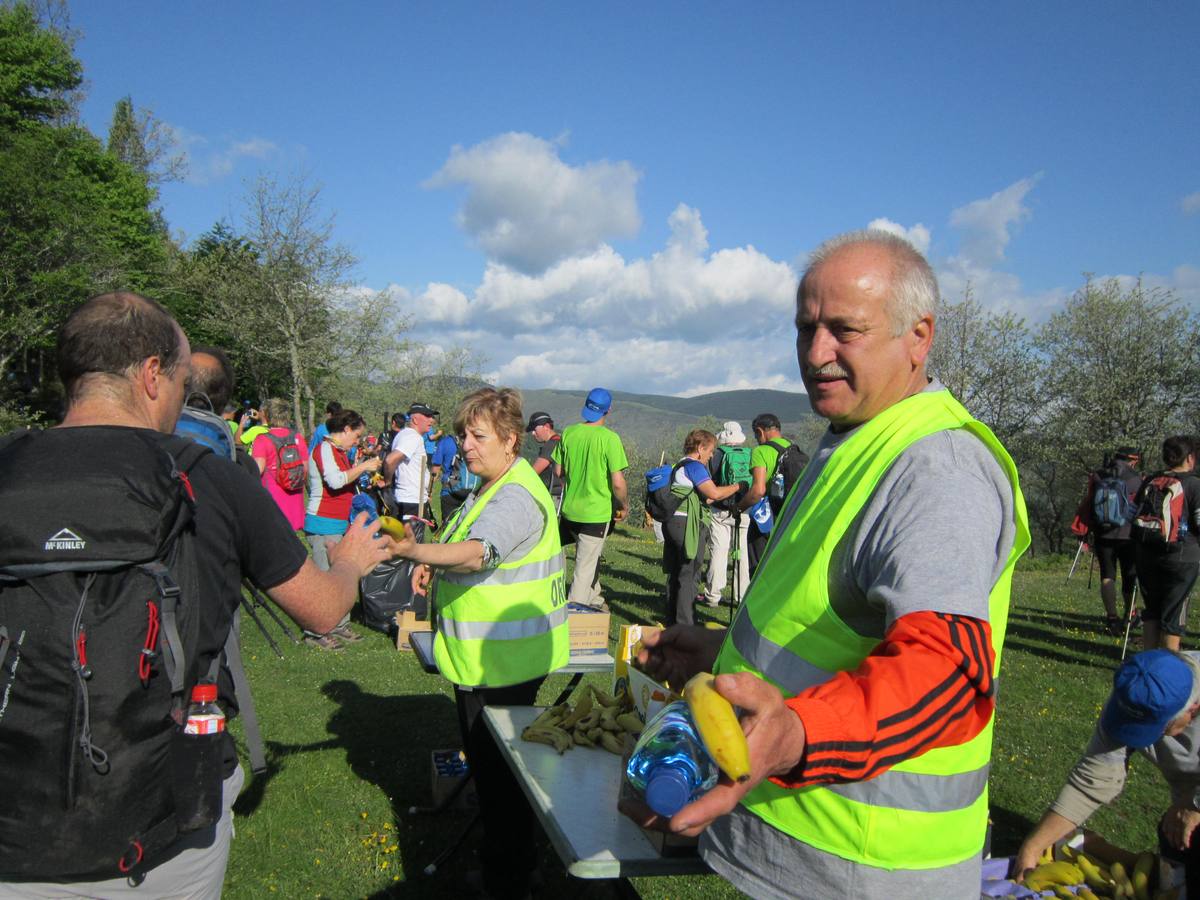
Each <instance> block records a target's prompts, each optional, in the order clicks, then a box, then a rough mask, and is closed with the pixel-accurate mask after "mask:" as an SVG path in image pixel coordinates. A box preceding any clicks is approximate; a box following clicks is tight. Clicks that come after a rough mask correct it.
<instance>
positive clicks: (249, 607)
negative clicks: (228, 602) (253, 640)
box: [242, 594, 283, 659]
mask: <svg viewBox="0 0 1200 900" xmlns="http://www.w3.org/2000/svg"><path fill="white" fill-rule="evenodd" d="M242 609H244V610H245V611H246V613H247V615H249V616H250V618H251V619H253V620H254V624H255V625H257V626H258V630H259V631H260V632H262V636H263V637H264V638H266V639H267V643H268V644H270V645H271V649H272V650H274V651H275V655H276V656H278V657H279V658H280V659H283V651H282V650H280V649H279V644H277V643H275V638H273V637H271V635H270V634H269V633H268V632H267V626H266V625H264V624H263V621H262V619H260V618H259V617H258V613H256V612H255V611H254V604H253V603H251V602H250V601H249V600H247V599H246V595H245V594H242Z"/></svg>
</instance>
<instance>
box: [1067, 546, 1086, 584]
mask: <svg viewBox="0 0 1200 900" xmlns="http://www.w3.org/2000/svg"><path fill="white" fill-rule="evenodd" d="M1081 553H1083V541H1080V542H1079V547H1078V549H1076V551H1075V561H1074V562H1073V563H1071V571H1070V572H1068V573H1067V581H1070V580H1071V576H1072V575H1074V574H1075V567H1076V566H1078V565H1079V555H1080V554H1081Z"/></svg>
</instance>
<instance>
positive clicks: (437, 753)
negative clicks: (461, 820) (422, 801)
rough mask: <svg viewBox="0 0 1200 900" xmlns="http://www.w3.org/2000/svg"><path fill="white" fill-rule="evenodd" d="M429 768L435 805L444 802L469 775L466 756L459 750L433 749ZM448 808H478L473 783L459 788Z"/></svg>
mask: <svg viewBox="0 0 1200 900" xmlns="http://www.w3.org/2000/svg"><path fill="white" fill-rule="evenodd" d="M429 770H430V776H431V778H432V783H431V790H432V793H433V805H434V806H436V807H440V806H441V805H442V804H443V803H445V802H446V801H447V800H448V799H449V797H450V795H451V794H452V793H453V792H454V791H455V789H457V788H458V787H459V785H461V784H462V783H463V782H464V781H466V780H467V778H468V776H469V770H468V767H467V757H466V754H464V753H463V752H462V751H461V750H434V751H433V753H431V754H430V756H429ZM450 808H451V809H478V808H479V796H478V795H477V794H476V793H475V785H474V783H472V784H468V785H467V786H466V787H464V788H462V789H461V790H459V792H458V795H457V796H456V797H455V798H454V801H453V803H451V804H450Z"/></svg>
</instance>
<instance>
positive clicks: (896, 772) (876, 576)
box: [633, 231, 1029, 900]
mask: <svg viewBox="0 0 1200 900" xmlns="http://www.w3.org/2000/svg"><path fill="white" fill-rule="evenodd" d="M937 299H938V289H937V281H936V279H935V278H934V275H933V272H932V270H931V269H930V267H929V264H928V262H926V260H925V259H924V257H922V256H921V254H920V253H918V252H917V251H916V250H915V249H914V248H913V247H912V246H911V245H910V244H908V243H907V242H906V241H904V240H902V239H901V238H898V237H896V236H894V235H892V234H889V233H886V232H882V231H865V232H856V233H853V234H848V235H842V236H841V237H837V238H834V239H832V240H830V241H828V242H826V243H825V244H823V245H822V246H821V247H819V248H818V249H817V250H816V251H815V252H814V253H813V255H812V257H811V261H810V263H809V266H808V269H807V271H806V272H805V274H804V277H803V279H802V280H801V282H800V289H799V292H798V295H797V298H796V319H795V322H796V331H797V338H796V352H797V358H798V361H799V363H800V370H801V374H802V377H803V379H804V383H805V385H806V387H807V388H808V394H809V400H810V402H811V404H812V408H813V411H814V412H816V413H817V414H818V415H821V416H823V417H825V418H826V419H828V420H829V430H828V431H827V432H826V433H825V435H824V436H823V437H822V439H821V442H820V445H819V446H818V448H817V452H816V455H815V457H814V458H813V460H812V461H811V462H810V463H809V464H808V466H807V467H806V468H805V470H804V472H803V473H802V475H801V476H800V480H799V481H798V482H797V484H796V486H795V487H794V488H793V490H792V492H791V493H790V494H789V495H788V498H787V500H786V501H785V503H784V505H783V508H782V509H781V510H780V513H779V515H778V517H777V519H776V521H775V528H774V530H773V531H772V533H771V537H770V540H769V542H768V544H767V546H766V550H765V553H764V555H763V558H762V560H761V562H760V564H759V568H758V571H757V572H756V573H755V575H754V580H753V582H752V583H751V585H750V590H749V591H748V592H747V594H746V598H745V601H744V603H743V605H742V608H741V609H740V610H739V612H738V615H737V618H736V619H735V620H734V622H733V624H732V626H731V628H730V629H729V630H728V632H722V631H713V630H709V629H705V628H687V627H684V626H676V627H674V628H669V629H666V630H664V631H651V632H650V633H649V634H646V635H644V637H643V641H644V644H645V649H643V650H642V651H641V653H639V661H640V662H641V663H642V664H643V666H644V667H645V668H646V669H647V670H648V671H649V672H650V673H651V674H653V675H655V676H657V677H659V678H665V679H667V680H669V681H671V683H673V684H674V683H678V684H682V683H683V680H684V679H686V678H687V677H688V676H690V675H691V674H693V673H695V672H697V671H708V670H711V671H713V672H716V673H717V679H716V687H717V690H718V691H720V692H721V693H722V694H723V695H724V696H725V697H726V698H727V699H729V700H730V702H732V703H734V704H735V705H736V706H738V707H740V708H741V710H742V719H741V721H742V727H743V730H744V731H745V732H746V734H747V741H748V744H749V748H750V763H751V776H750V778H749V779H748V780H747V781H745V782H743V783H733V782H730V781H728V780H725V779H723V780H722V782H721V783H719V784H718V785H717V786H716V787H715V788H713V789H712V790H711V791H709V792H708V793H706V794H704V795H703V796H701V797H700V798H698V799H697V800H694V801H693V802H692V803H690V804H689V805H688V806H685V807H684V808H683V809H682V810H680V811H679V812H678V813H676V814H675V816H674V817H672V818H671V820H670V821H669V822H662V821H657V820H655V818H654V817H653V816H652V815H647V814H646V813H645V811H637V812H634V813H633V815H634V817H635V818H637V819H638V820H639V821H641V822H642V823H643V824H646V825H649V826H652V827H653V826H657V827H664V828H668V829H670V830H672V831H675V832H678V833H683V834H701V833H702V837H701V842H700V850H701V853H702V854H703V856H704V859H705V861H706V862H708V864H709V865H710V866H712V868H713V869H714V870H715V871H716V872H718V873H719V874H720V875H722V876H724V877H725V878H727V879H729V881H731V882H732V883H733V884H734V885H735V886H736V887H737V888H739V889H740V890H742V891H744V892H745V893H747V894H749V895H751V896H753V897H756V898H757V897H806V898H813V897H832V896H839V897H888V898H889V900H899V898H921V900H924V898H928V897H938V898H950V897H953V898H960V897H961V898H965V897H977V896H979V879H980V856H981V851H982V850H983V847H984V841H985V833H986V828H987V812H988V806H987V776H988V767H989V764H990V758H991V743H992V723H993V709H994V700H995V677H996V675H997V672H998V668H999V666H998V661H999V656H1000V646H1001V643H1002V642H1003V639H1004V630H1005V625H1006V623H1007V618H1008V604H1009V591H1010V585H1011V578H1012V571H1013V567H1014V566H1015V564H1016V561H1017V559H1018V557H1020V555H1021V554H1022V553H1023V552H1024V551H1025V549H1026V548H1027V547H1028V545H1029V528H1028V521H1027V517H1026V513H1025V504H1024V501H1023V500H1022V497H1021V491H1020V487H1019V485H1018V482H1017V472H1016V468H1015V466H1014V465H1013V462H1012V460H1011V458H1010V457H1009V455H1008V453H1007V452H1005V450H1004V448H1003V447H1002V446H1001V445H1000V442H999V441H998V440H997V439H996V438H995V436H994V435H993V434H992V433H991V432H990V431H989V430H988V429H987V427H986V426H984V425H982V424H981V423H979V422H977V421H976V420H975V419H973V418H972V417H971V415H970V413H968V412H967V411H966V409H964V408H963V407H962V405H961V404H959V403H958V401H957V400H955V399H954V398H953V397H952V396H950V394H949V392H948V391H947V390H946V389H945V387H943V386H942V385H941V384H939V383H938V382H937V381H936V380H933V379H930V378H929V377H928V376H927V375H926V374H925V360H926V357H927V355H928V353H929V348H930V346H931V344H932V342H933V334H934V318H935V314H936V306H937Z"/></svg>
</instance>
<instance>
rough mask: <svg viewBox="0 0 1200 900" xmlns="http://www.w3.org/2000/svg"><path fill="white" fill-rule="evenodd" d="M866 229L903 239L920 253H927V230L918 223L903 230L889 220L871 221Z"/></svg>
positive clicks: (902, 227)
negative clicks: (887, 233) (884, 232)
mask: <svg viewBox="0 0 1200 900" xmlns="http://www.w3.org/2000/svg"><path fill="white" fill-rule="evenodd" d="M867 227H868V228H875V229H878V230H879V231H886V232H889V233H890V234H894V235H896V237H901V238H904V239H905V240H906V241H908V242H909V243H910V244H912V245H913V246H914V247H916V248H917V249H918V250H920V251H921V252H922V253H928V252H929V239H930V234H929V229H928V228H926V227H925V226H924V225H922V224H921V223H920V222H918V223H917V224H916V225H914V226H913V227H912V228H905V227H904V226H903V225H901V224H899V223H898V222H893V221H892V220H891V219H882V218H881V219H872V220H871V221H870V222H869V223H868V224H867Z"/></svg>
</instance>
